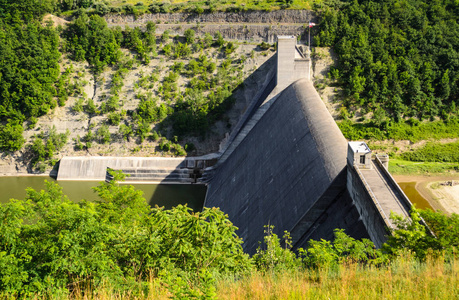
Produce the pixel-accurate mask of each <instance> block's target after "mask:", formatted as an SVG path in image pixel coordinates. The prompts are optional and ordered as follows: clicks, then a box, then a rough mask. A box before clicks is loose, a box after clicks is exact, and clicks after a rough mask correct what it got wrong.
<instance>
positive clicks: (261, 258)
mask: <svg viewBox="0 0 459 300" xmlns="http://www.w3.org/2000/svg"><path fill="white" fill-rule="evenodd" d="M273 229H274V226H272V225H265V231H264V233H265V237H264V245H265V247H266V249H262V247H261V246H260V247H258V249H257V253H256V254H255V255H254V256H253V261H254V263H255V265H256V267H257V269H258V270H261V271H264V272H266V271H281V270H284V271H288V270H292V269H298V268H299V267H300V266H301V259H299V258H297V256H296V255H295V253H294V252H292V251H291V250H290V249H291V248H292V246H291V242H292V241H291V238H290V235H289V234H288V233H287V232H285V233H284V238H283V239H284V242H285V248H282V246H281V243H280V240H279V237H278V236H277V235H276V234H275V233H274V232H273Z"/></svg>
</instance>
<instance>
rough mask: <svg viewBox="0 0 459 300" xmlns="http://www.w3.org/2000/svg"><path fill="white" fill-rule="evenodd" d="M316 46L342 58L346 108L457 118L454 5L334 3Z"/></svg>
mask: <svg viewBox="0 0 459 300" xmlns="http://www.w3.org/2000/svg"><path fill="white" fill-rule="evenodd" d="M316 6H317V9H319V10H321V11H322V12H323V18H322V20H321V23H320V24H319V26H318V27H317V28H319V29H320V31H319V32H318V33H317V34H316V35H315V42H316V43H317V45H319V46H332V47H334V49H335V51H336V53H337V54H338V57H339V65H338V70H339V72H335V73H336V75H337V74H339V77H338V76H336V77H335V78H336V79H338V81H339V83H340V84H341V85H342V86H343V88H344V94H345V96H346V100H345V104H346V106H348V107H355V108H360V107H363V109H364V110H366V111H369V110H373V111H374V110H376V109H377V108H378V107H381V108H384V109H385V110H386V112H387V113H388V115H390V116H391V118H392V119H394V120H395V121H399V120H401V119H402V118H403V117H417V118H419V119H421V120H422V119H424V118H434V117H436V116H442V117H447V116H448V115H449V114H452V115H457V110H456V109H455V107H457V104H458V99H459V98H458V95H459V89H458V86H459V60H458V59H457V57H458V55H459V50H458V49H459V39H458V38H457V37H458V36H459V23H458V22H457V21H458V15H459V14H458V8H457V7H458V6H457V3H454V2H453V1H437V2H435V4H433V3H431V2H430V1H424V0H416V1H408V2H404V3H403V4H400V2H399V1H395V0H389V1H384V2H380V1H379V2H378V1H360V2H358V1H354V2H339V1H338V2H337V1H326V2H318V3H316Z"/></svg>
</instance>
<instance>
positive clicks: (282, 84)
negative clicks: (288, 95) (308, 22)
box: [276, 35, 311, 91]
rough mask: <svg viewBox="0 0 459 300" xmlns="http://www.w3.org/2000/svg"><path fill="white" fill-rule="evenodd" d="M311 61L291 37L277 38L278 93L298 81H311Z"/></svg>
mask: <svg viewBox="0 0 459 300" xmlns="http://www.w3.org/2000/svg"><path fill="white" fill-rule="evenodd" d="M310 69H311V59H310V58H309V57H306V56H305V55H304V54H303V53H302V51H300V49H299V48H298V47H297V45H296V37H295V36H293V35H281V36H278V37H277V78H276V81H277V86H276V89H278V90H279V91H281V90H283V89H285V88H286V87H287V86H289V85H290V84H292V83H293V82H295V81H297V80H298V79H303V78H305V79H307V80H311V74H310V73H311V72H310Z"/></svg>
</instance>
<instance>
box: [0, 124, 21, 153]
mask: <svg viewBox="0 0 459 300" xmlns="http://www.w3.org/2000/svg"><path fill="white" fill-rule="evenodd" d="M23 131H24V128H23V127H22V126H21V125H19V124H14V123H13V122H9V123H7V124H5V125H0V150H2V151H17V150H19V149H21V148H22V146H23V145H24V142H25V140H24V138H23V136H22V132H23Z"/></svg>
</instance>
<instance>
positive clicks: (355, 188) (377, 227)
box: [347, 166, 390, 248]
mask: <svg viewBox="0 0 459 300" xmlns="http://www.w3.org/2000/svg"><path fill="white" fill-rule="evenodd" d="M347 190H348V192H349V195H350V196H351V198H352V200H353V203H354V205H355V206H356V208H357V211H358V213H359V215H360V218H361V219H362V222H363V224H364V225H365V228H366V231H367V232H368V235H369V236H370V238H371V240H372V241H373V243H374V244H375V246H376V247H378V248H379V247H381V245H382V244H383V243H384V242H385V241H386V240H387V238H386V237H387V235H389V234H390V232H389V230H388V228H389V226H390V224H388V223H386V221H385V220H384V218H383V217H382V216H381V213H380V212H379V209H378V207H377V206H376V204H375V201H376V200H375V199H374V198H373V196H372V195H371V193H370V191H369V188H368V187H367V186H366V185H365V183H364V181H363V179H362V177H361V175H360V174H359V172H358V169H356V168H355V167H353V166H348V167H347Z"/></svg>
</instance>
